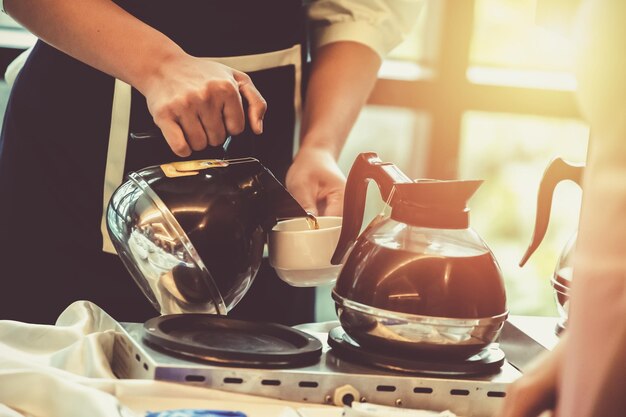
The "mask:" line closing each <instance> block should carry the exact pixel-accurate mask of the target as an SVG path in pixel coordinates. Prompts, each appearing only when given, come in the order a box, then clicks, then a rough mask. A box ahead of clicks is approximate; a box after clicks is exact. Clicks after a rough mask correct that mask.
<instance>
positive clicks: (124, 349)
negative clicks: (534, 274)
mask: <svg viewBox="0 0 626 417" xmlns="http://www.w3.org/2000/svg"><path fill="white" fill-rule="evenodd" d="M545 319H546V320H542V321H541V322H540V323H539V324H540V326H538V325H537V323H533V325H532V326H526V327H524V326H519V325H518V326H517V327H516V325H517V323H515V324H513V323H514V322H515V317H511V318H510V319H509V321H507V322H505V324H504V328H503V331H502V335H501V337H500V339H499V340H498V343H494V344H491V345H489V346H488V347H487V348H486V349H485V350H484V351H483V352H481V353H479V354H478V355H475V356H474V357H472V358H470V359H468V360H465V361H452V362H450V361H442V360H437V359H433V358H429V359H424V360H420V359H419V358H418V359H416V358H410V357H406V356H402V355H401V354H396V352H394V354H393V355H389V354H387V355H385V354H382V353H378V352H371V351H365V350H363V349H361V348H360V347H359V345H358V343H356V342H355V341H354V340H352V339H351V338H350V337H349V336H347V335H346V334H345V332H344V331H343V329H342V328H341V327H340V326H339V323H338V322H326V323H313V324H306V325H300V326H296V327H295V331H293V332H288V334H289V335H286V334H285V333H283V331H284V328H286V327H285V326H280V325H274V324H259V323H257V324H254V325H253V324H251V323H247V324H246V322H242V324H241V326H243V327H241V326H239V327H238V326H235V327H234V329H235V332H234V333H233V332H228V334H224V329H223V328H221V329H220V325H219V321H214V323H218V324H217V325H215V326H212V327H211V328H206V327H205V328H203V329H202V331H201V332H197V333H196V334H195V335H190V333H189V332H187V331H184V332H183V333H184V334H182V333H178V332H179V331H180V329H181V326H180V323H179V324H178V325H172V323H173V322H172V321H169V322H168V320H162V317H160V318H156V319H152V320H149V321H148V322H146V323H145V324H140V323H122V324H121V325H120V326H118V328H117V330H116V338H115V346H114V352H113V362H112V367H113V370H114V372H115V374H116V375H117V376H118V377H119V378H133V379H151V380H161V381H168V382H178V383H184V384H193V385H196V386H204V387H207V388H214V389H219V390H224V391H230V392H238V393H244V394H253V395H259V396H264V397H270V398H277V399H283V400H288V401H296V402H303V403H307V402H308V403H312V404H329V405H342V404H347V403H350V402H352V401H360V402H372V403H376V404H382V405H391V406H397V407H407V408H420V409H430V410H450V411H452V412H454V413H456V414H458V415H466V416H475V417H482V416H491V415H493V413H494V412H495V410H496V409H497V408H498V406H499V405H500V403H501V401H502V399H503V398H504V397H505V395H506V393H505V392H506V387H507V385H508V384H509V383H511V382H513V381H514V380H516V379H517V378H519V377H520V376H521V374H522V372H521V371H520V369H521V370H523V369H524V368H523V366H520V364H522V365H523V363H522V362H520V361H526V360H527V361H530V360H531V359H532V357H534V356H536V354H538V353H540V352H541V351H544V350H546V349H547V348H551V347H552V346H553V344H554V343H556V338H555V337H554V333H553V332H552V329H553V326H554V320H552V319H548V318H545ZM235 322H236V321H235ZM186 323H193V320H191V321H189V320H188V319H186ZM190 326H192V327H193V324H190ZM246 326H251V327H249V328H247V327H246ZM267 326H269V327H267ZM196 327H197V326H196ZM518 327H519V328H518ZM230 328H231V329H233V327H232V326H230ZM520 328H523V329H524V330H525V331H522V330H520ZM287 329H289V328H287ZM541 329H543V330H545V331H541ZM546 329H547V330H546ZM183 330H189V329H183ZM292 330H293V328H292ZM529 330H530V331H529ZM535 330H537V332H535ZM211 332H220V337H219V338H210V337H209V336H208V335H210V333H211ZM527 333H537V334H536V335H535V334H533V335H532V337H531V336H530V335H529V334H527ZM244 334H245V335H247V336H245V337H243V336H241V335H244ZM261 334H263V335H264V336H263V337H261V336H259V335H261ZM294 335H295V336H294ZM546 335H548V336H552V337H553V338H552V339H550V340H547V341H546V340H544V339H545V336H546ZM537 336H539V337H537ZM542 337H543V339H542ZM207 338H209V339H210V340H219V342H217V343H214V342H211V343H210V345H211V346H206V343H204V341H206V340H207ZM537 340H541V342H538V341H537ZM251 341H252V343H255V344H256V347H255V348H254V349H250V343H251ZM268 344H273V345H274V347H273V348H272V349H270V350H272V351H273V353H270V352H268V351H266V352H263V350H264V349H263V346H267V345H268ZM237 345H239V346H245V348H243V349H237V348H236V346H237ZM544 346H546V347H544ZM276 352H277V353H276ZM389 356H393V357H391V358H390V357H389ZM512 358H513V359H514V360H513V361H512V360H511V359H512ZM516 362H517V363H516ZM513 363H515V366H514V365H513Z"/></svg>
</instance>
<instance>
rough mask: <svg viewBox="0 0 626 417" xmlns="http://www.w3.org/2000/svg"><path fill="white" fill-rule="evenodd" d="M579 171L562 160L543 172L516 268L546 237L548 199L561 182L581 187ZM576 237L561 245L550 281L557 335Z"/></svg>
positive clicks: (580, 167) (563, 314) (564, 310)
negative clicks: (529, 236)
mask: <svg viewBox="0 0 626 417" xmlns="http://www.w3.org/2000/svg"><path fill="white" fill-rule="evenodd" d="M583 171H584V166H583V165H579V164H573V163H570V162H567V161H565V160H563V159H562V158H555V159H554V160H553V161H552V162H551V163H550V164H549V165H548V167H547V168H546V170H545V172H544V174H543V177H542V179H541V183H540V184H539V193H538V197H537V217H536V219H535V229H534V232H533V237H532V240H531V243H530V245H529V246H528V249H527V250H526V253H525V254H524V257H523V258H522V260H521V261H520V266H524V265H525V264H526V262H527V261H528V259H529V258H530V257H531V255H532V254H533V253H534V252H535V250H536V249H537V248H538V247H539V244H540V243H541V241H542V240H543V238H544V236H545V234H546V230H547V228H548V223H549V222H550V209H551V207H552V197H553V195H554V190H555V188H556V186H557V185H558V184H559V183H560V182H561V181H565V180H570V181H573V182H575V183H576V184H578V185H579V186H581V185H582V176H583ZM577 234H578V233H577V232H574V234H572V236H571V237H570V238H569V240H568V241H567V243H566V244H565V247H564V248H563V250H562V251H561V255H560V256H559V260H558V262H557V265H556V268H555V270H554V274H553V276H552V279H551V280H550V284H551V285H552V289H553V291H554V298H555V301H556V306H557V310H558V314H559V318H560V319H559V322H558V323H557V332H560V331H561V330H563V329H565V326H566V325H567V316H568V308H569V291H570V290H569V289H570V283H571V281H572V274H573V258H574V256H573V255H574V250H575V248H576V236H577Z"/></svg>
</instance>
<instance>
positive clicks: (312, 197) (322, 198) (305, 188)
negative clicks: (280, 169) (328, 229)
mask: <svg viewBox="0 0 626 417" xmlns="http://www.w3.org/2000/svg"><path fill="white" fill-rule="evenodd" d="M286 184H287V190H289V192H290V193H291V194H292V195H293V196H294V198H295V199H296V200H297V201H298V202H299V203H300V205H301V206H302V207H303V208H304V209H305V210H306V211H308V212H310V213H313V214H314V215H319V216H341V215H342V214H343V193H344V188H345V185H346V177H345V176H344V175H343V173H342V172H341V170H340V169H339V167H338V166H337V161H336V160H335V158H334V156H333V155H332V153H331V152H330V151H327V150H325V149H323V148H316V147H303V148H300V150H299V151H298V154H297V155H296V157H295V159H294V161H293V163H292V164H291V167H289V171H287V180H286Z"/></svg>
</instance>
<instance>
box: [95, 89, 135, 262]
mask: <svg viewBox="0 0 626 417" xmlns="http://www.w3.org/2000/svg"><path fill="white" fill-rule="evenodd" d="M131 92H132V90H131V86H130V85H129V84H126V83H125V82H123V81H120V80H117V79H116V80H115V89H114V90H113V108H112V110H111V128H110V130H109V146H108V149H107V162H106V168H105V171H104V191H103V195H102V220H101V222H100V231H101V232H102V250H103V251H104V252H108V253H115V248H114V247H113V243H112V242H111V238H110V237H109V232H108V230H107V225H106V213H107V206H108V205H109V200H110V199H111V196H112V195H113V192H114V191H115V189H116V188H117V187H119V185H120V184H121V183H122V180H123V179H124V162H125V160H126V144H127V141H128V130H129V128H130V97H131Z"/></svg>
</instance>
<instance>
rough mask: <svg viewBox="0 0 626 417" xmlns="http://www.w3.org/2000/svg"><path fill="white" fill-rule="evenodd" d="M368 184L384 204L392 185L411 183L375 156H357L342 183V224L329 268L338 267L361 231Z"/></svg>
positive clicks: (393, 166)
mask: <svg viewBox="0 0 626 417" xmlns="http://www.w3.org/2000/svg"><path fill="white" fill-rule="evenodd" d="M369 180H374V181H375V182H376V184H377V185H378V188H379V189H380V194H381V196H382V198H383V200H385V201H386V200H388V198H389V194H390V193H391V190H392V189H393V186H394V184H398V183H411V182H413V180H411V179H410V178H409V177H407V176H406V175H405V174H404V173H403V172H402V171H400V169H398V167H396V166H395V165H394V164H392V163H389V162H383V161H381V160H380V158H379V157H378V155H377V154H376V153H373V152H367V153H362V154H359V155H358V156H357V158H356V160H355V161H354V164H353V165H352V168H351V169H350V173H349V174H348V181H347V183H346V190H345V194H344V202H343V223H342V226H341V235H340V236H339V242H338V243H337V248H336V249H335V253H334V254H333V257H332V260H331V263H332V264H333V265H339V264H340V263H341V261H342V260H343V258H344V256H345V254H346V252H347V251H348V250H349V249H350V248H351V247H352V245H353V244H354V242H355V241H356V238H357V236H358V234H359V231H360V230H361V226H362V225H363V210H364V209H365V197H366V194H367V184H368V182H369Z"/></svg>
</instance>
